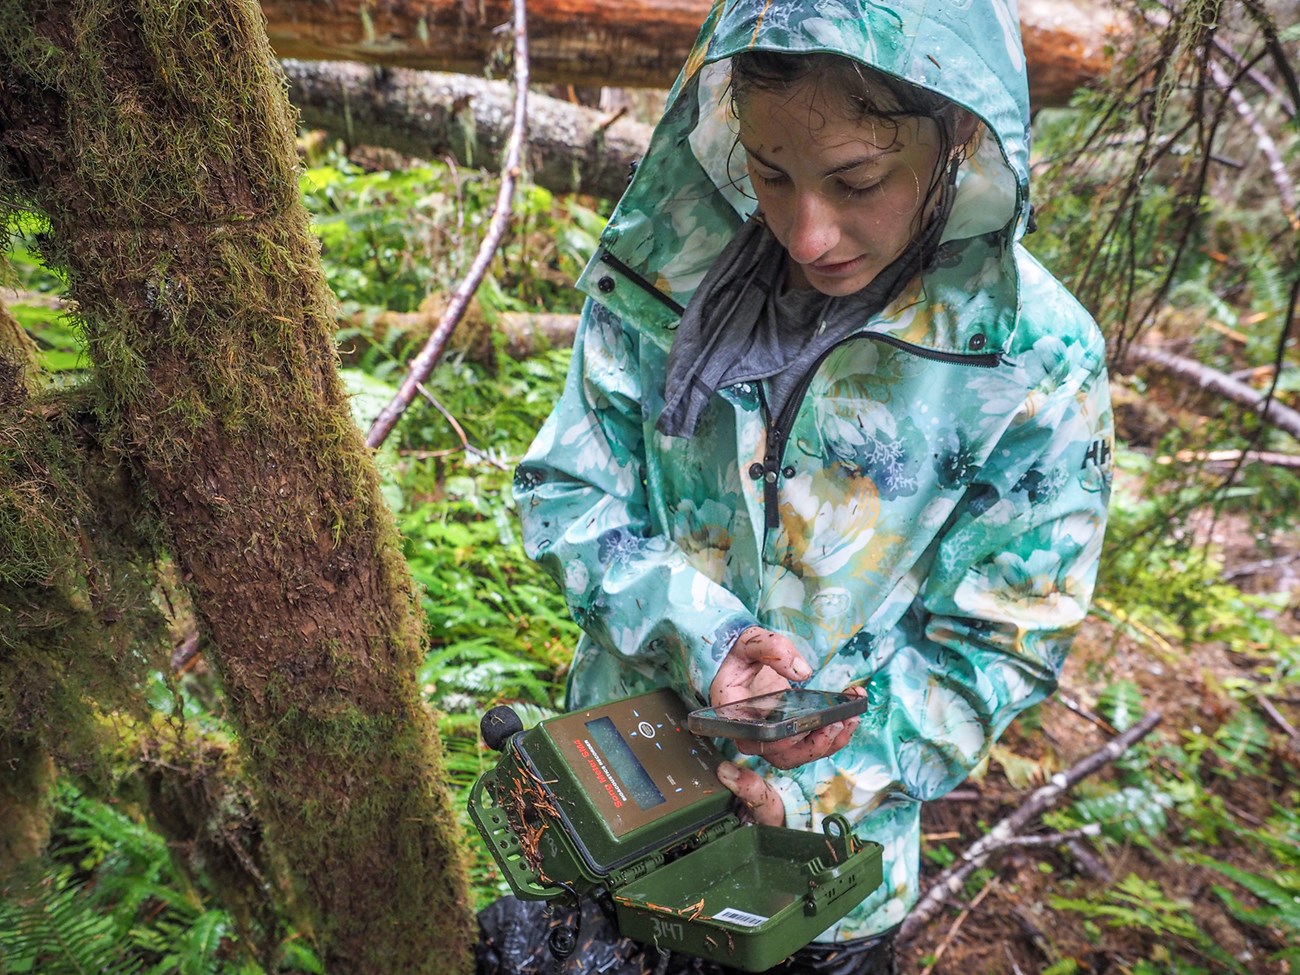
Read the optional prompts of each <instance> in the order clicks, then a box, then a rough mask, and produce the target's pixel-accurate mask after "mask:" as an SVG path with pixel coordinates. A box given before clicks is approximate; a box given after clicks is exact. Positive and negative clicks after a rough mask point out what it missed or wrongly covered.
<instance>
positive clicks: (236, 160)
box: [0, 0, 472, 972]
mask: <svg viewBox="0 0 1300 975" xmlns="http://www.w3.org/2000/svg"><path fill="white" fill-rule="evenodd" d="M274 63H275V62H274V60H273V57H272V53H271V51H270V48H269V46H268V44H267V41H266V37H265V33H264V30H263V28H262V18H261V13H260V9H259V8H258V7H257V5H256V4H255V3H253V2H252V0H226V2H218V3H213V2H211V0H205V2H197V0H128V2H126V3H110V2H108V0H69V2H61V3H55V2H53V0H34V2H33V0H0V76H3V77H4V79H5V86H4V88H3V89H2V90H0V128H3V129H4V131H5V133H6V141H5V145H4V146H3V147H0V219H7V218H9V217H10V216H11V213H12V211H11V212H10V213H6V212H4V208H5V207H13V206H25V207H30V208H31V209H34V210H36V211H39V212H40V213H43V214H44V215H45V216H46V217H48V220H49V225H50V233H49V235H48V236H47V237H45V238H43V242H42V247H43V256H44V257H45V259H46V260H47V261H49V262H51V263H52V264H54V265H57V266H59V267H62V268H65V269H66V272H67V279H68V281H69V283H70V293H71V297H72V298H73V299H74V300H75V301H76V303H77V307H78V315H79V316H80V321H81V323H82V325H83V327H84V330H85V334H86V336H87V348H88V354H89V357H90V359H91V362H92V365H93V375H94V379H93V384H94V390H95V399H94V407H95V411H96V421H97V423H96V426H97V428H98V430H99V431H100V435H101V436H102V437H103V438H104V440H105V442H107V443H110V444H111V445H112V447H113V449H114V450H115V451H116V452H118V454H119V455H120V456H122V457H123V458H125V461H126V462H127V463H128V464H129V469H130V470H132V471H139V472H140V473H141V474H142V475H143V477H144V479H145V480H146V481H147V483H148V486H149V490H150V492H151V493H152V500H153V503H154V504H155V505H156V506H157V509H156V510H157V512H158V515H159V519H160V521H161V522H162V523H163V524H165V525H166V528H167V532H168V547H169V548H170V549H171V550H172V551H173V552H175V553H176V558H177V561H178V564H179V566H180V568H181V569H182V571H183V572H184V573H185V575H186V577H187V579H188V580H190V585H191V586H192V588H193V593H194V603H195V606H196V610H197V613H198V614H199V616H200V618H201V620H202V622H203V625H204V632H205V635H207V636H208V637H210V644H209V646H210V653H209V654H208V659H209V662H210V663H211V664H212V665H213V666H214V668H215V669H216V670H217V672H218V673H219V675H220V678H221V681H222V684H223V686H224V688H225V690H226V703H227V705H228V714H229V717H230V719H231V721H232V723H233V725H234V726H235V728H236V729H237V730H238V732H239V734H240V745H241V750H242V752H243V754H244V755H246V757H247V761H248V768H249V769H251V770H252V772H253V781H254V782H255V783H256V784H257V786H258V802H259V813H260V814H261V815H262V816H263V817H264V820H265V822H266V823H267V826H268V829H269V830H270V831H273V833H274V835H275V836H276V837H277V838H278V841H279V846H280V849H281V850H282V851H283V852H284V854H285V857H286V859H287V860H288V861H289V862H290V863H291V864H292V867H293V871H294V874H295V876H296V878H297V881H298V883H299V884H300V889H301V890H302V891H303V893H304V894H305V895H306V897H307V899H308V900H309V902H310V903H311V904H312V907H313V909H314V913H315V915H316V917H317V918H318V919H319V920H320V931H321V932H322V937H323V938H324V940H325V945H324V947H325V954H326V957H327V960H328V963H329V964H330V965H331V966H332V967H333V968H335V969H337V970H340V971H341V970H349V971H376V972H378V971H388V970H393V971H396V970H401V971H411V972H416V971H435V970H437V971H450V970H453V969H456V968H458V967H460V966H462V965H464V964H465V963H466V962H467V958H468V944H469V940H470V938H471V937H472V923H471V919H470V916H469V912H468V909H467V899H466V892H465V869H464V862H463V856H462V855H461V848H460V838H459V835H458V833H457V831H456V826H455V824H456V817H455V816H454V814H453V813H452V812H451V811H450V807H449V805H448V800H447V797H446V793H445V790H444V789H443V783H442V781H441V775H440V761H441V753H440V750H439V749H438V747H437V745H436V735H435V733H434V730H433V728H432V726H431V722H430V721H429V718H428V715H426V714H424V712H423V711H422V710H421V709H420V707H419V703H418V696H417V694H416V691H415V686H414V669H415V663H416V661H417V659H418V657H419V651H420V643H421V635H420V618H419V615H418V613H417V612H416V608H415V607H414V604H413V601H412V598H411V580H410V576H409V572H408V570H407V568H406V566H405V564H404V563H403V562H402V560H401V558H400V555H399V553H400V546H399V545H398V540H397V535H396V530H395V527H394V525H393V522H392V518H391V515H390V514H389V513H388V512H387V511H386V510H385V509H384V507H383V504H382V501H381V500H380V495H379V481H378V475H377V472H376V471H375V470H374V467H373V464H372V463H371V462H370V459H369V454H368V452H367V451H366V449H365V447H364V444H363V443H362V440H361V436H360V434H359V432H358V431H357V429H356V427H355V425H354V423H353V421H352V418H351V415H350V411H349V410H348V405H347V401H346V398H345V395H344V391H343V388H342V385H341V383H340V382H339V379H338V376H337V371H336V361H335V355H334V351H333V345H332V328H333V321H334V310H333V307H332V299H331V296H330V295H329V293H328V291H327V289H326V288H325V285H324V280H323V278H322V275H321V273H320V269H319V258H318V250H319V248H318V244H317V242H316V241H315V239H314V238H313V237H312V236H311V234H310V233H309V230H308V221H307V217H306V214H305V212H304V210H303V209H302V206H301V204H300V202H299V197H298V187H297V181H296V167H297V156H296V152H295V149H294V145H293V141H292V139H293V132H294V118H293V113H292V110H291V109H290V107H289V105H288V102H287V99H286V98H285V96H284V91H283V85H282V79H280V78H279V77H278V76H277V74H276V73H275V72H274V69H273V65H274ZM42 456H44V455H42ZM81 473H82V472H80V471H72V472H70V473H69V478H68V479H69V480H70V481H72V482H79V481H80V478H81ZM123 507H129V506H123ZM118 527H119V528H120V527H122V526H118ZM32 537H33V538H34V537H35V536H34V535H33V536H32ZM63 538H64V540H65V541H66V540H69V537H68V535H67V533H66V532H65V533H64V536H63ZM74 551H75V550H74ZM45 554H46V555H48V554H49V553H48V552H47V553H45ZM42 557H44V556H42ZM5 561H6V560H5V559H4V558H3V556H2V555H0V564H2V563H5ZM29 561H30V560H29ZM126 564H127V563H122V565H126ZM59 565H60V566H61V568H60V571H61V572H62V575H61V576H58V579H57V580H56V582H58V584H59V585H63V588H64V590H66V591H67V592H68V593H69V594H72V593H74V592H75V591H77V590H78V588H80V589H82V590H83V591H85V592H88V593H89V599H88V603H87V604H86V605H85V606H81V607H72V606H71V605H70V608H69V610H68V611H67V612H65V613H63V614H62V618H60V619H58V620H51V621H50V623H51V625H50V626H49V627H48V632H49V633H50V634H51V635H52V636H51V639H53V638H54V636H53V635H54V634H58V637H57V638H58V639H66V636H65V635H66V633H68V632H70V631H69V629H68V625H69V623H70V622H72V621H73V618H74V617H75V616H76V614H75V613H74V612H73V609H76V610H77V612H79V613H80V614H81V616H82V617H85V618H86V619H89V618H90V617H91V616H93V615H94V612H95V610H96V608H97V605H98V604H97V597H96V596H95V588H94V587H95V585H96V584H97V581H98V580H97V579H96V578H95V577H94V576H93V575H92V574H91V573H90V572H89V570H87V569H86V568H85V567H83V566H82V565H80V564H79V563H78V562H77V561H76V559H75V558H74V559H72V560H70V561H67V562H62V563H59ZM114 565H115V566H116V563H115V564H114ZM50 567H51V568H53V563H51V564H50ZM123 571H125V570H123ZM36 575H37V574H36V573H34V572H33V573H29V577H30V578H28V579H26V580H25V581H24V582H23V585H45V582H44V581H43V580H38V579H37V578H36ZM65 579H66V584H65V583H64V582H62V580H65ZM128 591H133V590H128ZM47 604H48V601H47ZM109 642H110V643H111V642H112V641H111V639H110V641H109ZM126 656H127V657H128V658H131V657H132V655H131V654H130V653H128V654H126ZM136 659H138V655H137V657H136ZM395 832H396V833H398V834H400V835H401V838H400V839H398V838H397V836H395V835H394V834H395ZM408 833H409V835H408ZM399 849H401V850H406V849H411V850H414V851H417V853H418V855H416V856H415V857H414V858H413V859H412V860H411V861H410V862H406V861H403V860H400V859H399V857H398V854H397V851H398V850H399ZM399 890H400V891H402V892H406V893H409V894H410V896H408V897H397V896H396V892H398V891H399ZM430 910H432V911H433V912H434V913H435V914H437V915H438V916H440V917H442V918H443V919H444V923H443V924H442V925H440V926H438V929H437V930H436V931H434V930H432V929H431V928H430V926H429V925H428V924H427V923H426V919H425V916H426V912H427V911H430ZM381 928H383V929H384V930H385V931H390V932H391V933H392V934H393V936H392V937H387V936H386V937H384V938H380V939H376V938H375V937H374V932H375V931H377V930H379V929H381Z"/></svg>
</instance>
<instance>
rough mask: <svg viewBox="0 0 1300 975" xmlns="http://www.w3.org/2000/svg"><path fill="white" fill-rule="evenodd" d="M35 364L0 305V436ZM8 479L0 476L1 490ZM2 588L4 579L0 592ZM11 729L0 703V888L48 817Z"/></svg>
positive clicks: (31, 740) (22, 737)
mask: <svg viewBox="0 0 1300 975" xmlns="http://www.w3.org/2000/svg"><path fill="white" fill-rule="evenodd" d="M35 365H36V348H35V346H34V345H33V344H32V341H31V339H29V338H28V337H27V333H26V332H24V331H23V329H22V326H21V325H19V324H18V322H17V321H15V319H14V317H13V315H11V314H10V313H9V309H7V308H5V307H4V305H3V304H0V432H6V433H7V432H9V427H10V424H11V423H12V422H13V420H12V417H13V415H14V414H15V413H17V412H18V411H19V410H20V409H21V407H22V406H23V405H24V404H25V403H26V401H27V397H28V395H29V393H30V382H31V379H30V375H31V373H32V372H33V371H34V367H35ZM0 463H2V462H0ZM8 480H9V479H8V478H5V477H3V476H0V483H3V484H5V486H7V485H8ZM3 490H4V489H3V488H0V493H3ZM5 547H7V546H5ZM0 551H3V548H0ZM7 584H8V578H7V574H6V578H5V580H4V581H3V582H0V591H2V590H3V589H4V588H7ZM4 642H5V641H4V640H3V639H2V638H0V654H2V655H3V656H4V658H5V659H7V657H8V654H6V653H5V648H4V646H3V644H4ZM8 669H9V668H7V667H2V666H0V676H3V677H4V678H8V679H9V681H13V678H14V675H13V674H11V673H8V672H7V671H8ZM15 725H16V722H14V721H13V720H12V715H11V714H10V712H9V708H7V707H5V706H4V705H3V704H0V887H3V886H4V883H5V881H6V880H7V879H8V877H9V876H10V875H11V874H12V873H13V872H14V870H15V869H16V868H17V867H19V866H20V865H21V864H22V863H24V862H26V861H28V860H30V859H32V858H33V857H35V856H36V855H37V854H39V853H40V852H41V849H42V847H43V846H44V845H45V841H46V840H47V839H48V837H49V829H50V818H51V812H52V807H51V803H50V788H49V785H50V780H51V778H52V775H53V762H52V761H51V759H50V756H49V753H48V752H47V751H46V750H45V749H44V748H43V747H42V744H41V742H40V741H39V739H38V738H37V737H36V736H35V735H33V734H31V733H30V731H23V730H20V729H19V728H17V727H15Z"/></svg>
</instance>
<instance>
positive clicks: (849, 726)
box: [755, 718, 859, 769]
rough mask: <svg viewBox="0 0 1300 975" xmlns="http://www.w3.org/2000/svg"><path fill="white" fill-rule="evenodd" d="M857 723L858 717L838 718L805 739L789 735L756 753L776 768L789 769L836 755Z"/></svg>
mask: <svg viewBox="0 0 1300 975" xmlns="http://www.w3.org/2000/svg"><path fill="white" fill-rule="evenodd" d="M858 724H859V719H858V718H849V719H848V720H847V721H836V722H835V723H834V724H828V725H827V726H826V727H824V728H818V729H817V730H816V731H810V732H809V733H808V734H806V735H804V736H803V737H802V738H787V739H785V740H783V741H773V742H766V743H765V744H764V746H763V748H762V750H761V751H757V752H756V753H755V754H760V755H762V756H763V758H764V759H765V760H766V761H767V762H768V764H770V765H774V766H776V767H777V768H784V769H790V768H796V767H798V766H800V765H807V764H808V763H809V762H815V761H817V760H818V759H819V758H826V757H827V756H828V755H834V754H835V753H836V752H837V751H839V750H840V749H841V748H843V747H844V746H845V745H847V744H848V743H849V739H850V738H852V737H853V732H854V731H856V730H857V727H858Z"/></svg>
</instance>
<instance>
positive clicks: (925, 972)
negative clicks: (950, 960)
mask: <svg viewBox="0 0 1300 975" xmlns="http://www.w3.org/2000/svg"><path fill="white" fill-rule="evenodd" d="M997 885H998V878H997V877H990V878H989V882H988V883H986V884H985V885H984V886H983V887H982V888H980V892H979V893H978V894H976V895H975V896H974V897H973V898H972V899H971V902H970V903H969V904H967V905H966V907H965V908H964V909H963V910H962V912H961V913H960V914H958V915H957V920H955V921H953V922H952V927H950V928H949V929H948V933H947V934H945V935H944V936H943V940H942V941H940V942H939V947H937V948H936V949H934V957H933V958H931V959H930V964H928V965H926V966H925V968H923V969H922V970H921V975H930V973H931V972H933V971H934V967H935V966H936V965H938V964H939V959H940V958H942V957H943V953H944V952H945V951H947V950H948V946H949V945H951V944H952V942H953V939H954V938H956V937H957V932H958V931H960V930H961V926H962V925H963V924H965V923H966V919H967V918H968V917H970V915H971V911H973V910H975V908H977V907H979V906H980V904H981V903H982V902H983V900H984V898H985V897H987V896H988V895H989V894H990V893H992V892H993V889H994V888H995V887H997Z"/></svg>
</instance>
